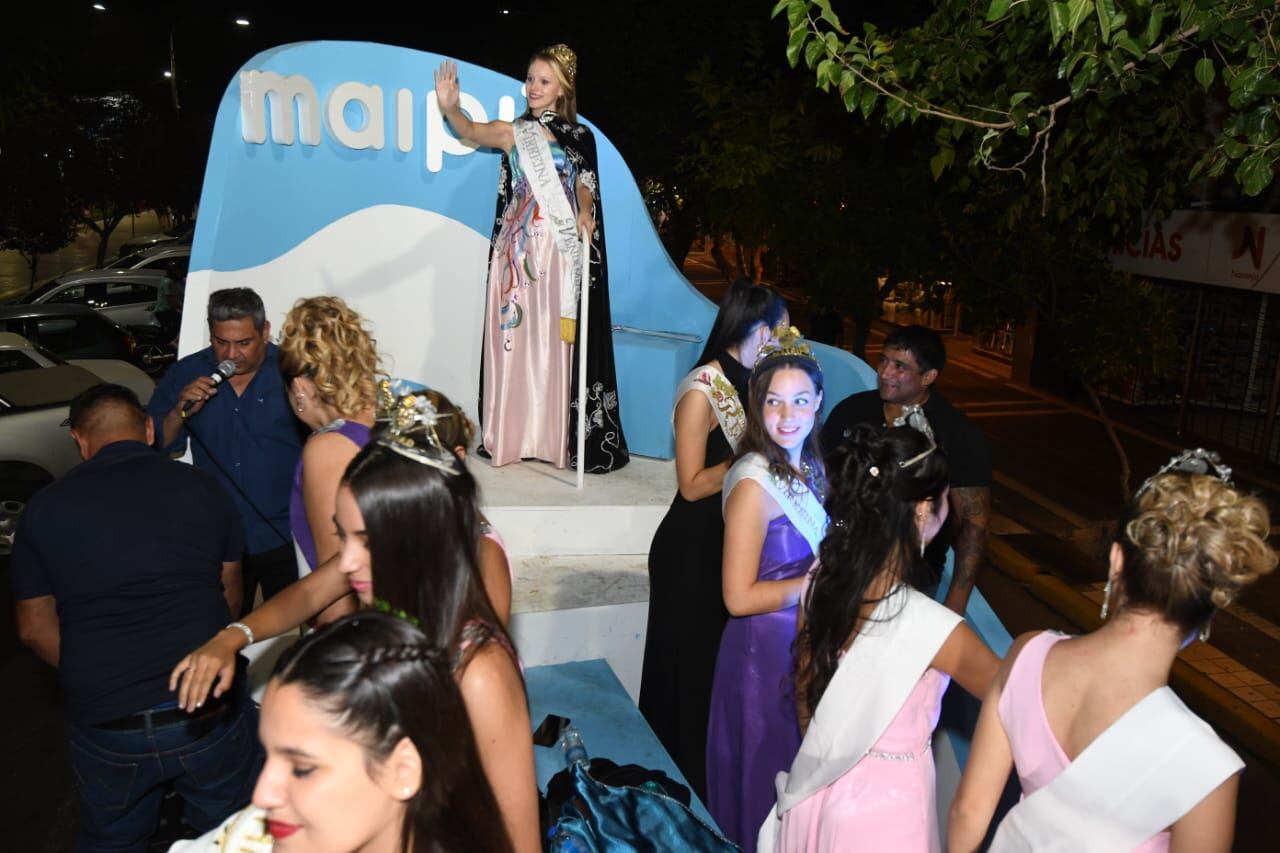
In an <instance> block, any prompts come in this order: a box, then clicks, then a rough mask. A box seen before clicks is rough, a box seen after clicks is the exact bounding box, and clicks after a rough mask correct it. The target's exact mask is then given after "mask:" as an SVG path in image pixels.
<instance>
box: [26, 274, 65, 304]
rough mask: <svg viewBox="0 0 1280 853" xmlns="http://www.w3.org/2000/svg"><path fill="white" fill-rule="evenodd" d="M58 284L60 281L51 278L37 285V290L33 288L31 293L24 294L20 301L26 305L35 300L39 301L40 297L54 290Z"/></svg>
mask: <svg viewBox="0 0 1280 853" xmlns="http://www.w3.org/2000/svg"><path fill="white" fill-rule="evenodd" d="M58 284H59V282H58V280H57V279H56V278H51V279H49V280H48V281H46V282H44V283H43V284H41V285H39V286H37V287H36V288H35V290H32V291H31V292H30V293H28V294H27V295H25V296H23V297H22V298H21V299H19V300H18V301H19V302H21V303H22V304H24V305H31V304H33V303H35V302H38V301H39V299H40V297H42V296H44V295H45V294H46V293H48V292H49V291H51V290H53V289H54V288H55V287H57V286H58Z"/></svg>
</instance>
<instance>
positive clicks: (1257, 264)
mask: <svg viewBox="0 0 1280 853" xmlns="http://www.w3.org/2000/svg"><path fill="white" fill-rule="evenodd" d="M1266 241H1267V229H1265V228H1259V229H1258V235H1257V237H1256V238H1255V237H1254V234H1253V229H1252V228H1250V227H1249V226H1248V225H1246V226H1244V234H1242V235H1241V236H1240V245H1239V246H1237V247H1236V248H1234V249H1232V250H1231V260H1233V261H1234V260H1237V259H1238V258H1241V257H1243V256H1244V253H1245V252H1248V253H1249V260H1251V261H1253V268H1254V269H1255V270H1257V269H1262V247H1263V246H1264V245H1265V244H1266Z"/></svg>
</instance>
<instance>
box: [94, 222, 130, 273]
mask: <svg viewBox="0 0 1280 853" xmlns="http://www.w3.org/2000/svg"><path fill="white" fill-rule="evenodd" d="M122 221H124V215H123V214H121V215H119V216H109V217H104V218H103V220H102V227H101V228H97V227H95V228H94V229H93V230H95V231H97V232H98V267H99V268H101V267H103V266H105V265H106V263H107V243H108V242H109V241H110V240H111V234H112V233H113V232H114V231H115V230H116V226H117V225H119V224H120V223H121V222H122Z"/></svg>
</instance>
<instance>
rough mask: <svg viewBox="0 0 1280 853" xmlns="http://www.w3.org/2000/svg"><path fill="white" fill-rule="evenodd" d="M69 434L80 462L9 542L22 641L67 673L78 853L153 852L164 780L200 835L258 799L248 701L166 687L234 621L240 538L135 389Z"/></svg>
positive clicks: (114, 389)
mask: <svg viewBox="0 0 1280 853" xmlns="http://www.w3.org/2000/svg"><path fill="white" fill-rule="evenodd" d="M70 424H71V437H72V438H73V439H75V441H76V443H77V444H78V445H79V447H80V455H81V456H82V457H83V458H84V460H85V461H84V462H83V463H82V464H81V465H79V466H77V467H76V468H74V469H72V470H71V471H70V472H68V473H67V474H66V475H65V476H64V477H62V479H60V480H58V481H57V482H56V483H53V484H52V485H50V486H48V487H46V488H45V489H44V490H43V491H41V492H39V493H38V494H36V495H35V497H33V498H32V499H31V501H30V502H29V503H28V504H27V509H26V511H25V512H24V513H23V515H22V518H21V521H20V522H19V526H18V531H17V535H16V536H15V539H14V546H13V552H12V556H11V559H10V569H11V574H12V582H13V592H14V598H15V600H16V602H17V604H16V615H17V623H18V636H19V637H20V638H21V640H22V641H23V643H25V644H26V645H27V646H29V647H30V648H31V649H32V650H33V651H34V652H35V653H36V655H37V656H39V657H40V658H41V659H42V660H44V661H45V662H47V663H49V664H51V665H52V666H55V667H57V668H58V681H59V686H60V687H61V692H62V704H63V712H64V716H65V722H66V729H67V737H68V740H69V741H70V746H71V763H72V768H73V770H74V775H75V779H76V785H77V792H78V794H79V798H80V825H79V827H78V837H77V849H79V850H98V849H108V848H109V849H112V850H124V849H129V850H132V849H145V846H146V842H147V839H148V838H149V837H150V836H151V835H152V834H153V833H154V832H155V830H156V825H157V822H158V819H159V809H160V801H161V797H162V795H163V791H164V786H165V784H166V783H168V782H172V783H173V784H174V785H175V786H176V787H177V789H178V792H179V793H180V794H182V796H183V798H184V800H185V801H186V812H185V817H186V819H187V822H188V823H190V824H191V825H192V826H193V827H195V828H196V829H198V830H200V831H206V830H208V829H211V828H213V827H214V826H216V825H217V824H218V823H219V822H220V821H221V820H222V819H223V818H225V817H226V816H227V815H228V814H230V813H231V812H232V811H234V810H235V809H237V808H240V807H241V806H243V805H244V804H245V803H246V802H247V801H248V799H249V795H250V794H251V793H252V789H253V781H254V777H255V776H256V775H257V770H258V767H259V764H260V761H261V750H260V748H259V747H258V743H257V737H256V732H257V712H256V711H254V710H253V706H252V705H251V704H250V703H249V701H248V695H247V693H246V692H245V691H243V690H239V691H232V693H231V694H228V695H226V696H223V697H222V698H221V699H219V700H214V701H213V702H211V703H208V704H206V705H205V706H204V707H202V708H200V709H198V710H196V711H195V712H194V713H191V714H188V713H187V712H185V711H183V710H182V709H180V708H178V707H177V703H176V702H175V701H174V697H173V694H172V693H171V692H170V691H169V673H170V671H171V670H172V669H173V667H174V665H175V664H177V662H178V661H179V660H180V659H181V658H182V657H183V656H184V655H186V654H187V653H188V652H190V651H191V650H192V649H194V648H197V647H198V646H200V645H201V644H202V643H203V642H204V641H205V640H207V639H208V638H209V637H210V636H212V635H213V634H215V633H217V632H218V631H219V630H221V629H222V628H223V627H225V626H226V625H227V623H228V622H229V621H230V619H231V614H232V613H238V612H239V606H240V595H241V589H240V562H239V561H240V555H241V553H242V552H243V550H244V532H243V528H242V526H241V522H240V519H239V516H238V514H237V513H236V509H235V506H234V505H233V504H232V503H231V500H230V498H228V497H227V495H226V493H225V492H223V490H222V488H221V487H220V486H219V485H218V484H217V482H215V481H214V479H213V478H212V477H211V476H209V475H208V474H206V473H204V472H202V471H199V470H197V469H196V468H193V467H191V466H190V465H185V464H183V463H181V462H176V461H174V460H172V459H169V458H167V457H165V456H164V455H162V454H160V453H157V452H156V451H154V450H152V449H151V444H152V441H153V439H154V429H153V426H152V422H151V420H150V419H149V418H148V417H147V415H146V412H145V411H144V410H143V408H142V406H141V405H140V404H139V403H138V398H137V397H136V396H135V395H134V394H133V392H132V391H130V390H128V389H127V388H122V387H121V386H119V385H100V386H97V387H95V388H91V389H89V390H88V391H85V392H84V393H83V394H81V395H80V396H79V397H77V398H76V399H75V400H74V401H73V402H72V404H71V418H70ZM237 683H238V684H243V679H237Z"/></svg>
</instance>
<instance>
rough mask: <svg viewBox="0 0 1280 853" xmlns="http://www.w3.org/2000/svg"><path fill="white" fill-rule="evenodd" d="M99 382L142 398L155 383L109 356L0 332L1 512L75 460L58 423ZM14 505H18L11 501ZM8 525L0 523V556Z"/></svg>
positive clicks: (10, 511) (72, 445) (73, 448)
mask: <svg viewBox="0 0 1280 853" xmlns="http://www.w3.org/2000/svg"><path fill="white" fill-rule="evenodd" d="M103 382H115V383H117V384H119V385H124V386H125V387H127V388H130V389H132V390H133V392H134V393H136V394H137V395H138V398H139V399H140V400H142V402H143V403H145V402H146V401H148V400H150V399H151V394H152V392H153V391H154V390H155V383H154V382H152V381H151V379H150V377H148V376H147V375H146V374H144V373H143V372H142V371H141V370H139V369H138V368H137V367H135V366H133V365H132V364H129V363H127V362H123V361H118V360H113V359H86V360H81V359H77V360H75V361H71V362H68V361H65V360H63V359H61V358H58V356H56V355H54V354H53V353H51V352H49V351H48V350H46V349H44V348H43V347H40V346H37V345H36V344H33V343H32V342H31V341H29V340H27V339H26V338H24V337H22V336H20V335H15V334H13V333H11V332H0V512H3V513H5V514H6V515H8V516H13V515H16V514H17V513H18V512H20V511H21V507H20V504H21V502H23V501H26V500H27V499H28V498H29V497H30V496H31V495H32V493H34V492H35V491H36V490H37V489H39V488H41V487H42V486H44V485H45V484H47V483H49V482H51V481H52V480H53V479H54V478H56V477H60V476H62V475H63V474H64V473H66V472H67V471H68V470H70V469H71V468H72V466H74V465H76V464H77V463H78V462H79V461H80V455H79V453H78V452H77V450H76V446H75V443H74V442H73V441H72V440H71V437H70V436H69V435H68V434H67V428H66V427H65V426H63V425H62V422H63V421H64V420H65V419H66V417H67V409H68V404H70V402H71V400H72V399H74V398H75V396H76V395H77V394H79V393H80V392H81V391H84V390H86V389H88V388H92V387H93V386H95V385H100V384H102V383H103ZM15 504H18V505H15ZM6 531H7V533H11V532H12V526H11V525H7V524H0V555H3V554H4V553H6V552H7V550H8V545H9V544H10V542H9V541H7V536H6Z"/></svg>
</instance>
